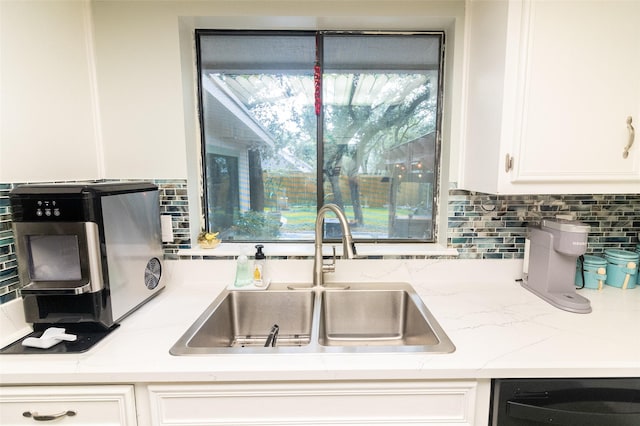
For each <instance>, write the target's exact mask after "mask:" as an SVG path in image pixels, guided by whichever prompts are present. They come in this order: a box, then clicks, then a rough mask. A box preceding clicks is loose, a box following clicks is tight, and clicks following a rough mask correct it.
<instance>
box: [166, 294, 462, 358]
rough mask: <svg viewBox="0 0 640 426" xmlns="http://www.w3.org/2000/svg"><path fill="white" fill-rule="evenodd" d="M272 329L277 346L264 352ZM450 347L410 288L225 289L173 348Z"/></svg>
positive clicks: (194, 351)
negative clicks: (274, 329) (274, 332)
mask: <svg viewBox="0 0 640 426" xmlns="http://www.w3.org/2000/svg"><path fill="white" fill-rule="evenodd" d="M274 325H277V326H278V327H277V329H278V333H277V336H276V344H275V346H268V347H265V343H267V340H268V339H269V334H270V331H272V330H273V327H274ZM454 350H455V346H454V345H453V343H452V342H451V340H450V339H449V337H448V336H447V335H446V333H445V332H444V330H443V329H442V328H441V327H440V325H439V324H438V322H437V321H436V319H435V318H434V317H433V315H432V314H431V313H430V312H429V310H428V309H427V307H426V306H425V305H424V303H423V302H422V299H421V298H420V297H419V296H418V294H417V293H416V291H415V290H414V288H413V287H412V286H411V285H409V284H407V283H348V284H346V283H345V284H340V285H329V286H327V287H320V288H311V287H310V286H308V285H307V286H296V285H292V286H286V285H277V284H276V285H274V284H272V285H271V288H270V289H268V290H258V291H254V290H252V291H229V290H225V291H223V292H222V293H221V294H220V295H219V296H218V297H217V298H216V300H214V301H213V303H212V304H211V305H210V306H209V307H208V308H207V309H206V310H205V312H204V313H203V314H202V315H201V316H200V317H199V318H198V319H197V320H196V321H195V322H194V323H193V325H192V326H191V327H189V329H188V330H187V331H186V332H185V333H184V334H183V336H182V337H181V338H180V339H179V340H178V341H177V342H176V343H175V344H174V345H173V347H172V348H171V350H170V353H171V354H172V355H198V354H201V355H202V354H217V353H231V354H235V353H279V352H284V353H321V352H380V353H382V352H425V353H449V352H453V351H454Z"/></svg>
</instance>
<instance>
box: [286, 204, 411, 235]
mask: <svg viewBox="0 0 640 426" xmlns="http://www.w3.org/2000/svg"><path fill="white" fill-rule="evenodd" d="M409 212H410V210H408V209H400V208H399V209H397V214H398V215H406V214H408V213H409ZM345 213H346V215H347V218H348V219H349V221H350V222H352V221H354V220H355V219H354V215H353V209H352V208H351V206H346V212H345ZM362 215H363V216H364V226H363V227H361V228H359V229H360V230H363V231H371V232H387V227H388V225H389V210H387V209H386V208H371V207H364V208H363V209H362ZM282 216H283V217H285V218H286V219H287V224H286V225H285V226H283V228H282V229H281V231H283V232H294V231H313V229H314V226H315V221H316V209H315V207H310V206H291V207H290V209H289V210H284V211H282ZM329 217H331V215H329Z"/></svg>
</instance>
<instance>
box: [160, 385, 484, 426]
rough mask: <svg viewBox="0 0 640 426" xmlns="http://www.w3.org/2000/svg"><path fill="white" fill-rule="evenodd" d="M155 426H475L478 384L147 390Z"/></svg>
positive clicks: (167, 388)
mask: <svg viewBox="0 0 640 426" xmlns="http://www.w3.org/2000/svg"><path fill="white" fill-rule="evenodd" d="M148 389H149V395H150V404H151V420H152V424H154V425H172V426H175V425H299V424H304V425H337V424H349V425H371V424H381V425H382V424H384V425H400V424H413V425H415V424H434V425H435V424H447V425H473V424H474V416H475V397H476V383H475V382H469V381H457V382H456V381H454V382H448V381H447V382H444V381H442V382H439V381H429V382H417V381H416V382H413V381H411V382H377V381H376V382H362V383H360V382H354V383H346V382H345V383H305V384H220V385H182V386H180V385H166V386H161V385H151V386H149V388H148Z"/></svg>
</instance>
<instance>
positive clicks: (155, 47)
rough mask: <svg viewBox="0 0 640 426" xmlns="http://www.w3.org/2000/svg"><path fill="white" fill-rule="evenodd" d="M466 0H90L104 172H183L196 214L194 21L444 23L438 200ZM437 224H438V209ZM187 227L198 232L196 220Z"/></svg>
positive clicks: (329, 25) (365, 26)
mask: <svg viewBox="0 0 640 426" xmlns="http://www.w3.org/2000/svg"><path fill="white" fill-rule="evenodd" d="M464 7H465V5H464V0H449V1H430V0H406V1H395V0H393V1H392V0H368V1H364V0H361V1H351V0H343V1H327V0H297V1H277V0H275V1H269V0H235V1H222V0H212V1H193V2H191V1H163V2H153V1H115V0H108V1H102V0H94V1H92V13H93V22H94V29H95V36H94V37H95V47H96V57H97V79H98V87H99V91H100V112H101V125H102V130H103V139H104V158H105V174H106V176H107V177H109V178H132V177H135V178H145V177H154V178H188V181H189V204H190V206H191V213H192V216H191V221H192V223H199V222H200V217H199V211H201V209H200V208H199V205H200V201H201V200H200V196H199V193H200V190H199V175H200V173H199V167H200V160H199V153H200V145H199V130H198V125H197V113H196V111H197V107H196V105H197V102H196V94H195V87H196V79H195V56H194V52H193V50H194V42H193V30H194V29H195V28H217V29H302V30H316V29H352V30H373V31H378V30H380V31H384V30H388V31H390V30H427V29H444V30H445V31H446V37H447V40H446V41H447V57H446V60H445V64H446V72H447V80H446V81H445V87H446V94H447V96H446V99H445V105H444V126H443V128H444V132H443V140H444V142H445V149H443V152H442V157H443V164H445V165H449V164H450V165H451V166H450V167H446V166H445V168H444V171H445V173H444V174H443V176H442V178H443V181H444V182H445V183H444V185H443V187H444V188H445V191H443V193H442V196H443V197H444V198H443V204H442V205H445V206H446V188H447V187H448V185H447V184H448V182H449V180H456V177H457V167H458V161H457V156H458V154H457V153H458V151H457V147H458V144H459V139H460V137H459V128H460V126H459V117H460V102H459V99H460V97H461V84H460V82H461V69H462V67H461V62H462V42H463V37H462V30H463V25H462V23H463V21H464ZM451 159H455V160H451ZM449 176H452V177H453V178H452V179H450V177H449ZM439 226H440V229H446V226H447V225H446V214H443V215H441V220H440V223H439ZM192 230H193V232H197V227H192ZM443 234H444V233H443Z"/></svg>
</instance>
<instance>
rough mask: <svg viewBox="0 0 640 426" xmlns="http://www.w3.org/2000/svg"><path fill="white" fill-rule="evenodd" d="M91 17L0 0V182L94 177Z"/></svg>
mask: <svg viewBox="0 0 640 426" xmlns="http://www.w3.org/2000/svg"><path fill="white" fill-rule="evenodd" d="M90 15H91V11H90V5H89V3H88V2H86V1H77V2H76V1H65V2H62V1H49V2H42V1H38V2H31V1H1V0H0V51H1V52H2V54H0V75H1V76H2V78H0V93H1V96H0V182H36V181H46V182H50V181H58V180H63V181H66V180H84V179H97V178H100V177H101V160H100V149H99V147H98V122H97V110H96V106H97V104H96V93H95V90H96V87H95V82H94V78H93V75H94V74H93V53H92V43H91V34H90V19H91V17H90Z"/></svg>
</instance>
